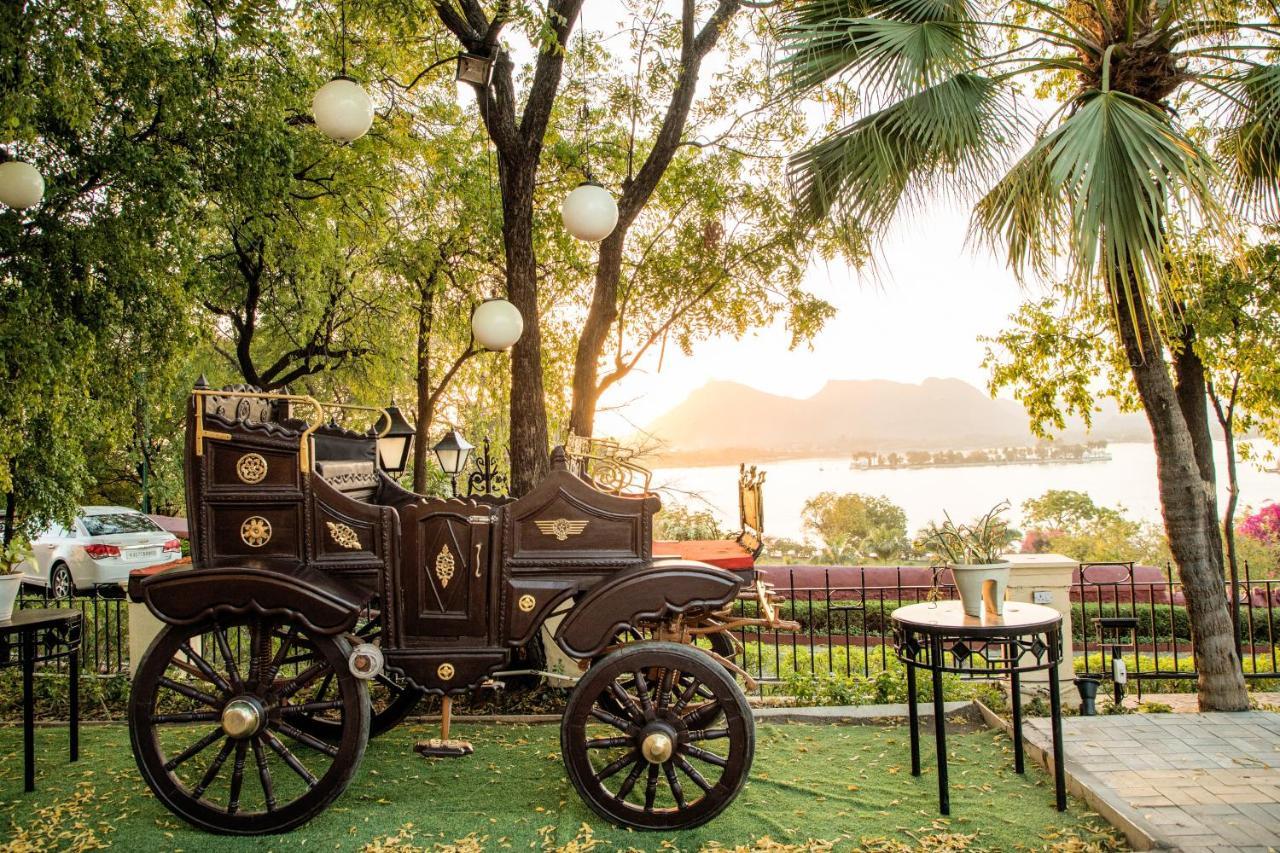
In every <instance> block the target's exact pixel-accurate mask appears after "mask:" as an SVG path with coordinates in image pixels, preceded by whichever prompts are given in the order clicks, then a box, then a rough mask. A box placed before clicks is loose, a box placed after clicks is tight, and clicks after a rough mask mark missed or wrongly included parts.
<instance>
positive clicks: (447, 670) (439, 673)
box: [436, 663, 454, 681]
mask: <svg viewBox="0 0 1280 853" xmlns="http://www.w3.org/2000/svg"><path fill="white" fill-rule="evenodd" d="M453 675H454V669H453V664H451V663H442V664H440V665H439V666H438V667H436V677H437V678H439V679H440V680H441V681H448V680H450V679H451V678H453Z"/></svg>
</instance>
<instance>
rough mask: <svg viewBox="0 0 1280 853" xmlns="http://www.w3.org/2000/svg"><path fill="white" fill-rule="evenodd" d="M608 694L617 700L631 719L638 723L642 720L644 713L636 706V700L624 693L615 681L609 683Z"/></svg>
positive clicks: (623, 689) (624, 690)
mask: <svg viewBox="0 0 1280 853" xmlns="http://www.w3.org/2000/svg"><path fill="white" fill-rule="evenodd" d="M609 693H610V695H612V696H613V698H614V699H615V700H617V702H618V704H619V705H621V706H622V707H623V710H625V711H626V712H627V713H628V714H629V715H630V716H631V719H632V720H634V721H636V722H640V721H642V720H643V719H644V712H642V711H641V710H640V706H639V705H637V704H636V700H635V699H633V698H632V696H631V694H630V693H628V692H627V691H626V689H625V688H623V686H622V685H621V684H619V683H618V682H617V681H616V680H615V681H610V682H609Z"/></svg>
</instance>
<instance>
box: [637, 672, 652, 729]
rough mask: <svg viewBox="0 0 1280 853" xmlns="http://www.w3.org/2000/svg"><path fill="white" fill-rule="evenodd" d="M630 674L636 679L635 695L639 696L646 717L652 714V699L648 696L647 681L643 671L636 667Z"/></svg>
mask: <svg viewBox="0 0 1280 853" xmlns="http://www.w3.org/2000/svg"><path fill="white" fill-rule="evenodd" d="M632 676H633V677H634V678H635V680H636V695H637V696H639V697H640V707H641V708H643V709H644V714H645V718H646V719H647V718H648V717H650V716H651V715H652V714H653V700H652V699H650V698H649V682H648V681H646V680H645V677H644V673H643V672H641V671H640V670H638V669H637V670H636V671H635V672H633V673H632Z"/></svg>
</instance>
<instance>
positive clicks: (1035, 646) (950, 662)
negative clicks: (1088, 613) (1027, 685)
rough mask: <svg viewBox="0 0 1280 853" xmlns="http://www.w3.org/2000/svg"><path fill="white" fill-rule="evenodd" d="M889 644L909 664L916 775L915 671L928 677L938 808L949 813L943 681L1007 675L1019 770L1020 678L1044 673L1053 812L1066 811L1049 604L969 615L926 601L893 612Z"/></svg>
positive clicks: (1055, 635)
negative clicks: (953, 675) (947, 676)
mask: <svg viewBox="0 0 1280 853" xmlns="http://www.w3.org/2000/svg"><path fill="white" fill-rule="evenodd" d="M892 620H893V632H894V645H895V651H896V653H897V655H898V659H899V660H900V661H902V662H903V663H904V664H905V665H906V667H907V703H908V706H909V708H910V710H909V714H910V722H911V775H913V776H919V775H920V727H919V716H920V715H919V710H918V708H917V706H916V670H917V669H924V670H927V671H928V672H929V673H930V675H931V676H932V679H933V726H934V739H935V742H936V743H935V745H936V749H937V755H938V806H939V809H940V811H941V812H942V814H944V815H948V814H951V798H950V794H949V792H948V788H947V727H946V716H945V714H944V713H943V691H942V676H943V674H944V673H948V672H950V673H959V674H961V675H967V676H981V677H984V678H1003V677H1008V679H1009V682H1010V683H1009V686H1010V694H1011V696H1012V697H1013V699H1014V701H1013V702H1012V703H1011V704H1012V706H1013V756H1014V770H1015V771H1016V772H1018V773H1022V772H1023V771H1024V757H1023V747H1022V703H1021V701H1020V697H1021V694H1020V692H1019V690H1020V688H1021V683H1020V681H1021V677H1022V675H1024V674H1026V673H1029V672H1045V671H1047V673H1048V681H1049V710H1050V714H1051V718H1052V719H1051V724H1050V728H1051V729H1052V739H1053V782H1054V789H1055V793H1056V795H1057V806H1058V811H1064V810H1065V809H1066V808H1067V786H1066V775H1065V772H1064V770H1063V766H1062V688H1061V686H1060V685H1059V684H1058V673H1057V668H1058V664H1059V663H1061V661H1062V614H1061V613H1059V612H1058V611H1056V610H1054V609H1053V608H1051V607H1043V606H1041V605H1039V604H1026V603H1023V602H1018V601H1007V602H1005V604H1004V613H1003V614H1001V615H999V616H997V615H995V614H992V613H984V615H982V616H979V617H975V616H968V615H966V614H965V612H964V608H963V606H962V605H961V603H960V602H959V601H926V602H921V603H919V604H911V605H908V606H906V607H899V608H898V609H897V610H895V611H893V615H892Z"/></svg>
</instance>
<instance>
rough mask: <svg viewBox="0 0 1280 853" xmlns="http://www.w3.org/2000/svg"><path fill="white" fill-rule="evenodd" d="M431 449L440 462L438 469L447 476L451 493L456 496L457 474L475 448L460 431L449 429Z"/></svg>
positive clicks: (460, 471)
mask: <svg viewBox="0 0 1280 853" xmlns="http://www.w3.org/2000/svg"><path fill="white" fill-rule="evenodd" d="M431 449H432V451H434V452H435V454H436V460H437V461H438V462H439V463H440V470H441V471H444V473H445V474H447V475H448V476H449V481H450V483H452V485H453V494H454V495H455V496H456V495H457V494H458V475H459V474H461V473H462V469H463V468H465V467H467V460H468V459H470V458H471V451H472V450H475V445H474V444H472V443H471V442H469V441H467V440H466V439H465V438H463V437H462V433H460V432H458V431H457V430H456V429H451V430H449V431H448V432H447V433H445V435H444V438H442V439H440V441H438V442H436V446H435V447H433V448H431Z"/></svg>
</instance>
